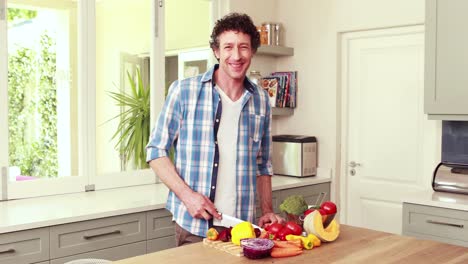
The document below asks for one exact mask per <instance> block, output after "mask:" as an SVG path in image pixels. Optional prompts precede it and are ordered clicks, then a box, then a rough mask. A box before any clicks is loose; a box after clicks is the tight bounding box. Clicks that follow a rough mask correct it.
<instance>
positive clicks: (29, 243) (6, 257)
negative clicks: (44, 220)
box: [0, 228, 49, 264]
mask: <svg viewBox="0 0 468 264" xmlns="http://www.w3.org/2000/svg"><path fill="white" fill-rule="evenodd" d="M48 259H49V228H40V229H32V230H26V231H19V232H12V233H6V234H1V236H0V263H2V264H23V263H35V262H41V261H45V260H48Z"/></svg>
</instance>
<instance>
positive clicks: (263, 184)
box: [257, 175, 273, 215]
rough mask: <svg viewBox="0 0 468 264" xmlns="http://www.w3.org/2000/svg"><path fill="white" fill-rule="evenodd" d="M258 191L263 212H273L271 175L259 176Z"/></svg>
mask: <svg viewBox="0 0 468 264" xmlns="http://www.w3.org/2000/svg"><path fill="white" fill-rule="evenodd" d="M257 193H258V199H259V202H260V208H261V209H262V214H263V215H265V214H267V213H273V205H272V196H271V195H272V194H271V176H270V175H259V176H257Z"/></svg>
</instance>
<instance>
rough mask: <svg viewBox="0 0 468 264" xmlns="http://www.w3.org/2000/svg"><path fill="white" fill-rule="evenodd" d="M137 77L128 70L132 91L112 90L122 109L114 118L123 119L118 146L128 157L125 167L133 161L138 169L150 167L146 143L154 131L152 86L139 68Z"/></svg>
mask: <svg viewBox="0 0 468 264" xmlns="http://www.w3.org/2000/svg"><path fill="white" fill-rule="evenodd" d="M136 73H137V76H136V80H135V79H134V78H133V77H132V76H131V75H130V73H129V72H128V71H127V78H128V81H129V84H130V87H131V93H130V94H127V93H125V92H109V95H110V97H111V98H112V99H114V100H115V101H116V105H117V106H120V107H121V111H120V113H119V114H118V115H116V116H115V117H114V118H112V119H111V120H113V119H116V118H118V119H119V125H118V127H117V130H116V131H115V133H114V135H113V136H112V139H113V140H114V139H117V142H116V144H115V149H116V150H118V151H119V152H120V154H121V157H122V158H123V159H124V163H125V167H126V165H127V164H128V163H129V162H133V165H134V167H135V168H137V169H143V168H148V164H147V163H146V152H145V145H146V144H147V143H148V140H149V133H150V89H149V87H146V86H145V85H144V84H143V79H142V78H141V74H140V70H139V69H137V71H136Z"/></svg>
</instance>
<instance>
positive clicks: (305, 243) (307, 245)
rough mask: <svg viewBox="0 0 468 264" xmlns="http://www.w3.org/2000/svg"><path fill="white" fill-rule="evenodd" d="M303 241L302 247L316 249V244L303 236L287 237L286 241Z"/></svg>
mask: <svg viewBox="0 0 468 264" xmlns="http://www.w3.org/2000/svg"><path fill="white" fill-rule="evenodd" d="M297 239H299V240H301V241H302V247H303V248H305V249H312V248H314V243H313V242H312V240H311V239H310V238H309V237H303V236H295V235H287V236H286V240H287V241H290V240H297Z"/></svg>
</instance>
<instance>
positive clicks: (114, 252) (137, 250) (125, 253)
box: [50, 241, 146, 264]
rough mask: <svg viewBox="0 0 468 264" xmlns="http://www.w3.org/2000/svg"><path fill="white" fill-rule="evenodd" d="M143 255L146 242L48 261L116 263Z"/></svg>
mask: <svg viewBox="0 0 468 264" xmlns="http://www.w3.org/2000/svg"><path fill="white" fill-rule="evenodd" d="M144 254H146V241H143V242H137V243H132V244H128V245H123V246H118V247H112V248H106V249H101V250H96V251H93V252H88V253H84V254H78V255H73V256H69V257H64V258H59V259H53V260H51V261H50V264H64V263H67V262H69V261H73V260H77V259H105V260H111V261H116V260H121V259H126V258H131V257H136V256H139V255H144Z"/></svg>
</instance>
